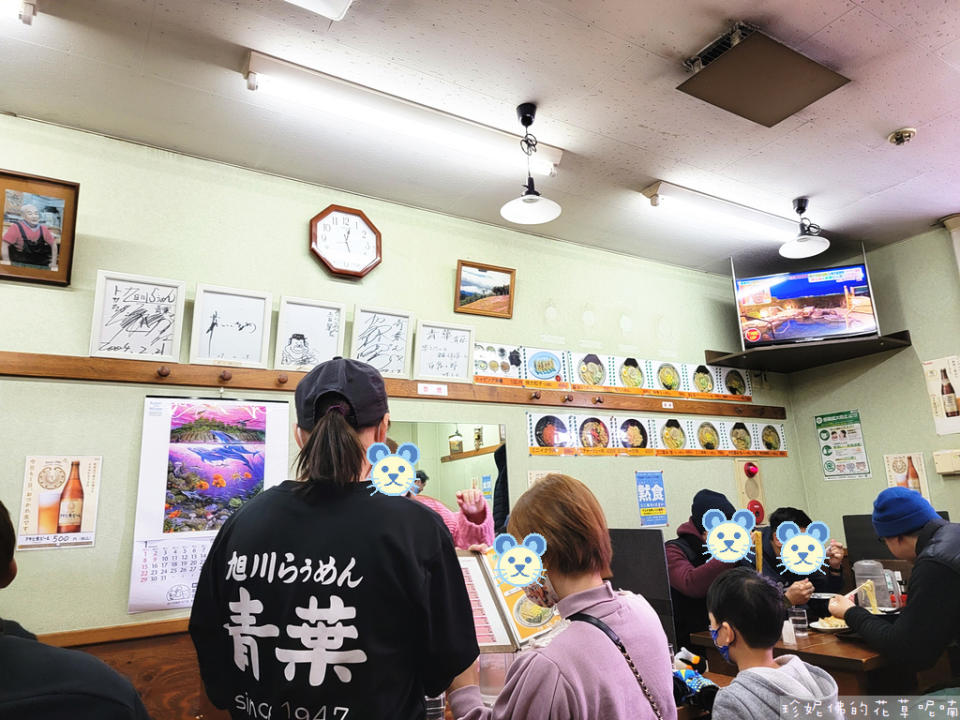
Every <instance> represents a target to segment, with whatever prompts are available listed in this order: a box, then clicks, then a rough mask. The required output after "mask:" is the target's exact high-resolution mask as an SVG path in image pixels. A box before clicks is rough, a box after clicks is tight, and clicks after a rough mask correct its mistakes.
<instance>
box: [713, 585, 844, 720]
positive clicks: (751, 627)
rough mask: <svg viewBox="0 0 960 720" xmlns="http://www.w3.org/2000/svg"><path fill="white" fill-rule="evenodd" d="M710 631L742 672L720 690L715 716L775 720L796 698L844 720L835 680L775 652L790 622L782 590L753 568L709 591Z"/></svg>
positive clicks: (793, 657)
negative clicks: (776, 654) (839, 707)
mask: <svg viewBox="0 0 960 720" xmlns="http://www.w3.org/2000/svg"><path fill="white" fill-rule="evenodd" d="M707 611H708V613H709V617H710V634H711V635H712V636H713V642H714V643H715V644H716V646H717V649H718V650H719V651H720V654H721V655H722V656H723V657H724V659H725V660H728V661H729V662H732V663H735V664H736V666H737V669H738V670H739V671H740V672H739V674H738V675H737V677H736V678H734V680H733V682H731V683H730V685H728V686H727V687H725V688H722V689H721V690H720V691H719V692H718V693H717V698H716V700H715V701H714V704H713V715H712V717H713V719H714V720H771V718H778V717H780V708H781V706H782V705H784V704H786V703H789V702H791V701H792V700H794V699H796V700H800V701H802V702H803V703H804V704H807V703H814V702H819V705H818V706H817V709H818V710H820V711H821V712H822V713H823V714H822V715H821V716H819V717H823V718H825V719H826V720H842V719H843V713H842V712H841V711H840V710H839V709H838V708H837V683H836V681H835V680H834V679H833V678H832V677H830V675H829V674H828V673H827V672H826V671H825V670H822V669H820V668H818V667H815V666H813V665H809V664H807V663H805V662H803V661H802V660H801V659H800V658H798V657H797V656H796V655H781V656H780V657H777V658H775V657H774V656H773V646H774V645H776V643H777V640H778V639H779V638H780V633H781V631H782V630H783V623H784V621H785V620H786V617H787V615H786V604H785V602H784V599H783V591H782V590H781V589H780V587H779V586H778V585H777V584H776V583H774V582H772V581H771V580H769V579H767V578H765V577H763V576H762V575H758V574H757V573H756V572H754V571H753V570H752V569H750V568H745V567H741V568H734V569H733V570H730V571H729V572H726V573H724V574H723V575H721V576H720V577H718V578H717V579H716V580H714V581H713V584H711V585H710V589H709V590H708V591H707Z"/></svg>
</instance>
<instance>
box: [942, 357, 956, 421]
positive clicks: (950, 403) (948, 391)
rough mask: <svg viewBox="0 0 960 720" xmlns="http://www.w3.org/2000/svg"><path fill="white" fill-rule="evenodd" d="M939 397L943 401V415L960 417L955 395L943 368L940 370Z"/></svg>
mask: <svg viewBox="0 0 960 720" xmlns="http://www.w3.org/2000/svg"><path fill="white" fill-rule="evenodd" d="M940 397H941V399H942V400H943V413H944V415H946V416H947V417H956V416H957V415H960V409H958V408H957V394H956V393H955V392H954V391H953V384H952V383H951V382H950V378H949V377H947V371H946V369H944V368H940Z"/></svg>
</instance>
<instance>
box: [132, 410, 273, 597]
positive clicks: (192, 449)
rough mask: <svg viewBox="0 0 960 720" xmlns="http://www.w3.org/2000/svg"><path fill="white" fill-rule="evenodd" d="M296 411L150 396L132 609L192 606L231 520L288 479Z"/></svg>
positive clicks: (142, 451)
mask: <svg viewBox="0 0 960 720" xmlns="http://www.w3.org/2000/svg"><path fill="white" fill-rule="evenodd" d="M289 418H290V408H289V404H288V403H287V402H278V401H269V400H256V401H245V400H214V399H193V400H191V399H184V398H167V397H163V398H161V397H147V398H146V401H145V403H144V412H143V440H142V444H141V447H140V482H139V488H138V490H137V514H136V522H135V525H134V531H133V559H132V562H131V568H130V600H129V604H128V608H127V609H128V612H143V611H145V610H167V609H171V608H178V607H190V606H191V605H192V604H193V592H194V590H195V589H196V583H197V579H198V578H199V576H200V568H201V567H202V565H203V561H204V559H205V558H206V556H207V552H208V551H209V549H210V544H211V543H212V542H213V538H214V537H215V536H216V534H217V531H218V530H219V529H220V527H221V526H222V525H223V523H224V522H225V521H226V520H227V518H229V517H230V515H231V514H233V513H234V512H235V511H236V510H237V509H238V508H240V507H242V506H243V504H244V503H246V502H247V501H248V500H250V499H251V498H253V497H255V496H256V495H258V494H259V493H261V492H262V491H263V490H264V489H266V488H269V487H271V486H273V485H278V484H280V483H281V482H283V481H284V480H286V479H287V467H288V463H289V458H288V456H287V438H288V432H289V430H288V426H289Z"/></svg>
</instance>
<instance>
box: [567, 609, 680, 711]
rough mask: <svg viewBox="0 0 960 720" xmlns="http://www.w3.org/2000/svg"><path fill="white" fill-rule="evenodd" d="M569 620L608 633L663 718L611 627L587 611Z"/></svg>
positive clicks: (652, 704) (648, 698)
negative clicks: (586, 624) (583, 623)
mask: <svg viewBox="0 0 960 720" xmlns="http://www.w3.org/2000/svg"><path fill="white" fill-rule="evenodd" d="M568 619H569V620H579V621H581V622H585V623H590V624H591V625H593V626H594V627H596V628H599V629H600V630H602V631H603V634H604V635H606V636H607V637H608V638H610V640H611V641H612V642H613V644H614V645H616V646H617V649H618V650H620V654H621V655H623V659H624V660H626V661H627V665H629V666H630V669H631V670H632V671H633V676H634V677H635V678H636V679H637V682H638V683H639V684H640V689H641V690H643V695H644V697H646V698H647V700H648V701H649V703H650V707H652V708H653V714H654V715H656V717H657V720H663V714H662V713H661V712H660V706H659V705H657V701H656V700H654V699H653V695H652V694H651V693H650V689H649V688H648V687H647V684H646V683H645V682H644V681H643V678H642V677H640V671H639V670H637V666H636V665H634V664H633V659H632V658H631V657H630V655H629V654H628V653H627V648H625V647H624V646H623V642H622V641H621V640H620V638H619V637H618V636H617V634H616V633H615V632H614V631H613V630H611V629H610V627H609V626H608V625H607V624H606V623H605V622H603V621H602V620H600V619H598V618H595V617H593V615H587V614H586V613H582V612H580V613H575V614H573V615H571V616H570V617H569V618H568Z"/></svg>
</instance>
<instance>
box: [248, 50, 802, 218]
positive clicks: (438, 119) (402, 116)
mask: <svg viewBox="0 0 960 720" xmlns="http://www.w3.org/2000/svg"><path fill="white" fill-rule="evenodd" d="M243 74H244V77H245V78H246V83H247V88H248V89H250V90H253V91H256V92H263V93H265V94H269V95H272V96H276V97H279V98H281V99H282V100H284V101H285V102H287V103H294V104H298V105H305V106H309V107H312V108H316V109H317V110H318V112H320V113H323V114H327V115H336V116H338V117H342V118H343V119H344V121H345V123H349V124H350V125H355V126H367V127H371V126H372V127H373V128H374V129H376V130H378V131H380V132H382V133H383V134H384V135H386V136H387V137H390V138H396V139H397V142H401V141H402V139H403V138H404V136H405V138H406V139H410V140H413V141H415V142H418V143H419V145H420V146H422V147H423V149H424V152H430V153H432V154H436V155H449V156H453V157H457V158H459V159H461V160H463V161H465V162H469V164H470V165H471V166H472V167H480V168H485V169H487V170H489V171H491V172H495V173H496V174H498V175H504V174H510V173H513V172H514V171H515V170H516V171H518V169H519V168H522V169H524V170H525V169H526V158H525V157H524V156H523V154H522V153H520V152H518V147H519V145H520V136H519V135H514V134H512V133H509V132H505V131H503V130H498V129H497V128H493V127H490V126H488V125H482V124H480V123H477V122H474V121H472V120H468V119H466V118H462V117H459V116H457V115H451V114H449V113H446V112H443V111H441V110H437V109H435V108H431V107H428V106H426V105H421V104H419V103H415V102H412V101H410V100H405V99H404V98H401V97H397V96H396V95H390V94H388V93H384V92H380V91H379V90H374V89H372V88H368V87H366V86H363V85H358V84H356V83H352V82H349V81H347V80H343V79H341V78H338V77H335V76H333V75H327V74H326V73H323V72H320V71H319V70H313V69H311V68H307V67H303V66H302V65H295V64H294V63H291V62H287V61H286V60H280V59H279V58H275V57H271V56H269V55H264V54H263V53H259V52H257V51H255V50H251V51H250V54H249V56H248V58H247V66H246V68H245V69H244V73H243ZM536 154H537V157H536V158H534V159H533V162H532V166H531V170H532V171H533V172H534V173H535V174H537V175H544V176H548V177H550V176H554V175H556V173H557V166H558V165H559V164H560V160H561V158H562V157H563V151H562V150H561V149H559V148H555V147H551V146H549V145H543V144H540V145H538V147H537V153H536ZM794 224H795V223H794Z"/></svg>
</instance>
